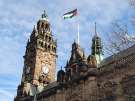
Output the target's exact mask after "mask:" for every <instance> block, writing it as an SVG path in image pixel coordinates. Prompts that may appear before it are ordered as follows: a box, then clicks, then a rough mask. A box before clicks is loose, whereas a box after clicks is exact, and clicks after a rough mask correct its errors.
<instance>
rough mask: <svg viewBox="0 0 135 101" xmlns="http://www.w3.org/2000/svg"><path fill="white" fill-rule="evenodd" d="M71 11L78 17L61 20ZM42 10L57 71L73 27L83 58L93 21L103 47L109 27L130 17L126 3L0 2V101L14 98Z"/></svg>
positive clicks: (103, 0)
mask: <svg viewBox="0 0 135 101" xmlns="http://www.w3.org/2000/svg"><path fill="white" fill-rule="evenodd" d="M74 8H78V11H79V16H78V17H75V18H73V19H71V20H63V18H62V15H63V13H65V12H67V11H69V10H72V9H74ZM44 10H46V12H47V14H48V16H49V20H50V23H51V29H52V32H53V35H54V37H55V38H56V39H57V40H58V51H57V54H58V60H57V68H58V69H59V68H60V66H64V64H65V63H66V61H67V59H68V58H69V56H70V52H71V44H72V43H73V42H74V40H76V37H77V34H76V33H77V23H79V24H80V45H81V47H82V48H83V49H84V50H85V52H86V56H87V55H89V54H90V47H91V38H92V36H93V34H94V22H95V21H96V22H97V31H98V34H99V35H100V36H101V38H102V39H103V42H104V43H106V40H105V39H107V34H108V33H107V32H108V31H109V30H110V25H111V23H112V22H113V21H116V20H120V21H123V22H126V23H127V22H129V21H130V19H131V15H132V13H131V12H132V11H131V8H130V7H129V5H128V0H0V101H13V98H14V96H15V95H16V88H17V86H18V84H19V83H20V80H21V75H22V69H23V55H24V52H25V46H26V42H27V40H28V38H29V35H30V33H31V31H32V29H33V26H34V25H36V22H37V21H38V19H39V18H40V16H41V14H42V12H43V11H44ZM127 24H128V25H129V26H130V25H131V23H127Z"/></svg>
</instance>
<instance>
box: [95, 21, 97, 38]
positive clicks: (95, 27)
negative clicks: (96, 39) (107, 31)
mask: <svg viewBox="0 0 135 101" xmlns="http://www.w3.org/2000/svg"><path fill="white" fill-rule="evenodd" d="M95 36H97V23H96V22H95Z"/></svg>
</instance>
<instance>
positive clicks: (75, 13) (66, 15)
mask: <svg viewBox="0 0 135 101" xmlns="http://www.w3.org/2000/svg"><path fill="white" fill-rule="evenodd" d="M76 15H77V9H75V10H73V11H70V12H68V13H65V14H64V15H63V18H64V19H69V18H72V17H74V16H76Z"/></svg>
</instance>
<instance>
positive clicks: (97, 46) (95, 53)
mask: <svg viewBox="0 0 135 101" xmlns="http://www.w3.org/2000/svg"><path fill="white" fill-rule="evenodd" d="M102 60H103V46H102V41H101V38H100V37H99V36H98V34H97V30H96V23H95V35H94V37H93V38H92V46H91V55H89V57H88V63H90V64H91V65H94V66H97V67H98V65H99V64H100V62H101V61H102Z"/></svg>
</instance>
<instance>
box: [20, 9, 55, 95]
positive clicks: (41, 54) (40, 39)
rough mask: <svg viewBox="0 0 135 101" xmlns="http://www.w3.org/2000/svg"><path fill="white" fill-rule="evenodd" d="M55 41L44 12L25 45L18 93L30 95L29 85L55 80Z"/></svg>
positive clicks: (41, 84) (39, 84) (43, 83)
mask: <svg viewBox="0 0 135 101" xmlns="http://www.w3.org/2000/svg"><path fill="white" fill-rule="evenodd" d="M56 48H57V43H56V41H55V40H54V39H53V37H52V32H51V30H50V23H49V19H48V16H47V14H46V12H45V11H44V13H43V14H42V16H41V18H40V19H39V21H38V22H37V26H34V28H33V31H32V33H31V36H30V39H29V40H28V42H27V45H26V51H25V55H24V68H23V74H22V81H21V85H20V86H19V87H18V92H20V93H19V95H32V94H30V93H31V92H32V90H33V89H32V88H31V85H32V86H33V85H34V86H36V87H38V86H42V87H44V86H46V85H47V84H48V83H51V82H53V81H55V73H56V58H57V55H56Z"/></svg>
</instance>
